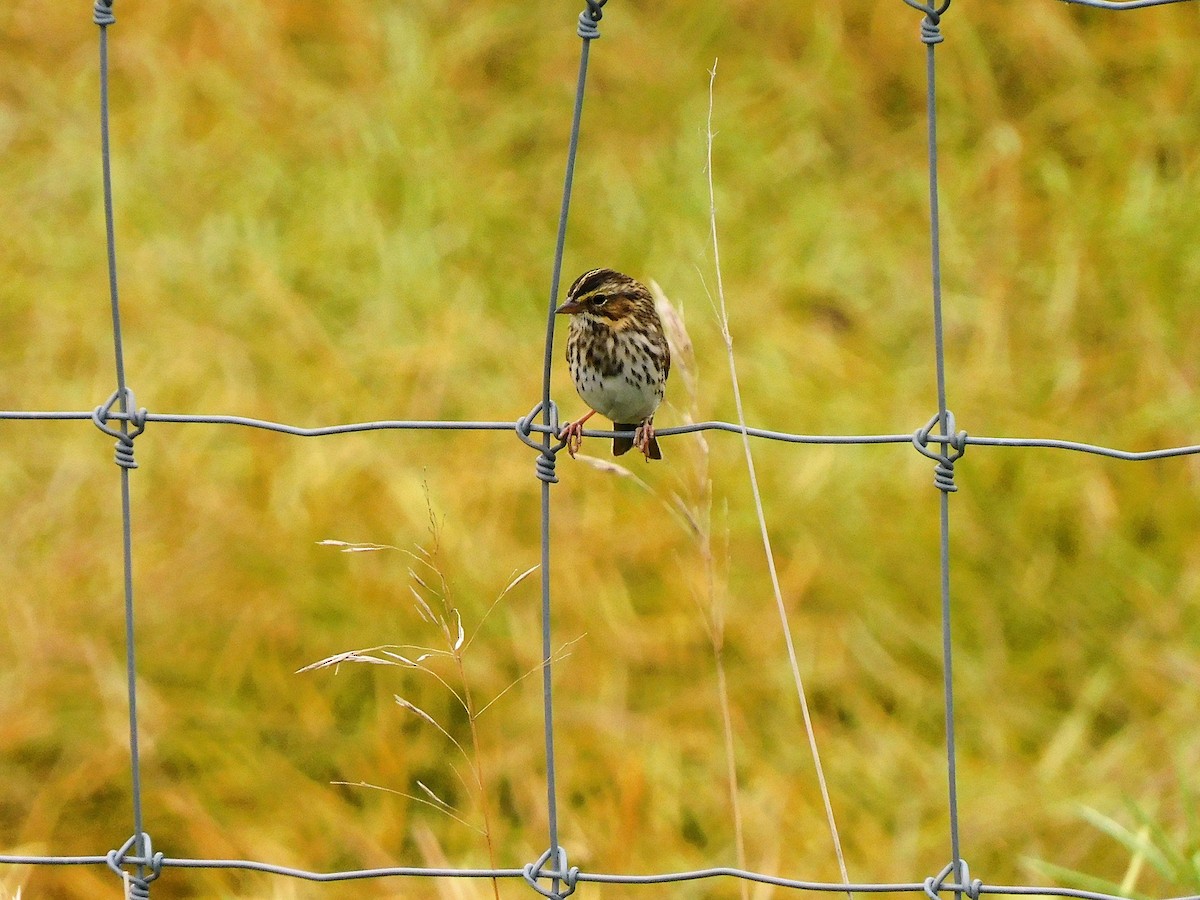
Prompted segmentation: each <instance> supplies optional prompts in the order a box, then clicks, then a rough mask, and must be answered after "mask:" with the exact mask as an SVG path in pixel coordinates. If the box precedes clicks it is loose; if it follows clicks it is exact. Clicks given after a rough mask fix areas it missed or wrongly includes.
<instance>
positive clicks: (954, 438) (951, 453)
mask: <svg viewBox="0 0 1200 900" xmlns="http://www.w3.org/2000/svg"><path fill="white" fill-rule="evenodd" d="M905 2H908V0H905ZM941 419H942V417H941V414H940V413H938V414H937V415H935V416H934V417H933V418H932V419H930V420H929V421H928V422H926V423H925V427H924V428H918V429H917V430H916V431H914V432H913V438H912V442H913V446H914V447H916V448H917V451H918V452H919V453H920V454H921V455H922V456H927V457H929V459H932V460H933V461H934V462H936V463H937V466H935V467H934V470H933V484H934V487H936V488H937V489H938V490H939V491H945V492H946V493H954V492H955V491H957V490H958V485H956V484H955V483H954V463H955V461H956V460H958V458H959V457H961V456H962V455H963V453H964V452H966V449H967V433H966V432H965V431H955V430H954V413H952V412H950V410H946V431H947V432H948V433H947V434H942V435H933V434H932V432H933V428H934V426H935V425H937V424H938V423H939V422H941ZM931 436H932V437H933V438H934V439H935V442H937V443H939V444H941V445H942V447H943V449H942V450H941V451H940V452H939V451H937V450H930V449H929V439H930V437H931Z"/></svg>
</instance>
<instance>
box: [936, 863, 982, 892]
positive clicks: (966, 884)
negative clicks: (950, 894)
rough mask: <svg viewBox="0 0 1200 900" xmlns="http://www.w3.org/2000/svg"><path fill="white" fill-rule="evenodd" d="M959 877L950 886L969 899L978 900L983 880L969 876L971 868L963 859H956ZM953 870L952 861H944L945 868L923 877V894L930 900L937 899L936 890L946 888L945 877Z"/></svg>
mask: <svg viewBox="0 0 1200 900" xmlns="http://www.w3.org/2000/svg"><path fill="white" fill-rule="evenodd" d="M958 867H959V879H958V884H952V885H951V887H952V888H953V889H954V890H956V891H962V892H963V893H964V894H966V895H967V896H968V897H970V898H971V900H979V894H980V892H981V891H982V890H983V881H982V880H981V879H979V878H976V879H972V878H971V870H970V868H968V866H967V861H966V860H965V859H960V860H959V861H958ZM953 871H954V863H952V862H950V863H946V866H945V868H943V869H942V871H940V872H938V874H937V875H936V876H935V877H931V878H926V879H925V884H924V887H925V896H926V897H929V898H930V900H939V897H938V892H939V891H941V890H944V889H945V888H946V879H947V878H949V877H950V874H951V873H952V872H953Z"/></svg>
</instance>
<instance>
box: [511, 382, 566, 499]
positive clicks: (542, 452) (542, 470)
mask: <svg viewBox="0 0 1200 900" xmlns="http://www.w3.org/2000/svg"><path fill="white" fill-rule="evenodd" d="M542 407H543V404H542V403H541V402H539V403H538V405H537V406H535V407H534V408H533V409H531V410H530V411H529V414H528V415H527V416H523V417H522V418H520V419H517V437H519V438H520V439H521V440H522V441H523V442H524V443H526V444H527V445H529V446H530V447H532V448H533V449H534V450H537V451H538V458H537V477H538V478H539V479H540V480H541V481H544V482H546V483H547V484H558V475H557V474H555V471H554V465H555V459H556V458H557V454H558V451H559V450H561V449H562V448H563V447H565V446H567V442H566V441H559V442H558V443H557V444H553V443H552V444H550V446H549V447H547V446H546V445H545V444H544V443H543V444H539V443H537V442H536V441H535V440H533V438H531V437H530V436H529V432H530V431H531V430H532V429H533V420H534V419H536V418H537V416H538V413H540V412H541V411H542ZM549 418H550V421H549V423H548V426H549V428H550V434H551V436H553V437H557V436H558V404H557V403H555V402H554V401H553V400H551V401H550V417H549Z"/></svg>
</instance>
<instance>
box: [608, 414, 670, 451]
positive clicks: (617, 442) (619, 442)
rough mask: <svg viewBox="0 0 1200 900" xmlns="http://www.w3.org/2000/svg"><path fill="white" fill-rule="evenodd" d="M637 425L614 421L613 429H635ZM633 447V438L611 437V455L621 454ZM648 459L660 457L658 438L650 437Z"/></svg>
mask: <svg viewBox="0 0 1200 900" xmlns="http://www.w3.org/2000/svg"><path fill="white" fill-rule="evenodd" d="M637 429H638V426H637V425H628V424H626V423H624V422H614V423H613V431H637ZM632 449H633V438H627V437H615V438H613V456H621V455H622V454H624V453H628V452H629V451H630V450H632ZM649 458H650V459H662V451H661V450H659V449H658V438H656V437H652V438H650V456H649Z"/></svg>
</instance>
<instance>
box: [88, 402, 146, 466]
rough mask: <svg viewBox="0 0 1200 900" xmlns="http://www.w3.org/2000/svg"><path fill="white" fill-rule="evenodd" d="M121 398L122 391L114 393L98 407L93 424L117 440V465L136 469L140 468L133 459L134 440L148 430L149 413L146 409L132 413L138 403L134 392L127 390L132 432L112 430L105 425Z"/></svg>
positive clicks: (128, 412) (126, 403) (127, 408)
mask: <svg viewBox="0 0 1200 900" xmlns="http://www.w3.org/2000/svg"><path fill="white" fill-rule="evenodd" d="M120 396H121V390H120V388H118V389H117V390H115V391H113V392H112V396H110V397H109V398H108V400H107V401H106V402H105V404H104V405H103V406H97V407H96V409H95V411H94V412H93V413H92V422H94V423H95V425H96V427H97V428H99V429H100V430H101V431H103V432H104V433H105V434H107V435H108V436H109V437H114V438H116V439H117V444H116V448H117V454H116V463H117V465H118V466H120V467H121V468H122V469H136V468H137V467H138V464H137V460H135V459H134V458H133V439H134V438H135V437H137V436H138V435H139V434H141V433H142V432H143V431H145V430H146V416H147V415H149V413H148V412H147V411H146V410H145V409H144V408H142V409H138V410H137V411H136V412H132V411H131V410H133V409H134V408H135V407H136V406H137V401H136V400H135V399H134V396H133V391H131V390H130V389H129V388H125V404H124V406H125V410H126V412H127V414H128V416H129V422H130V424H131V425H133V430H132V431H118V430H117V429H115V428H110V427H109V426H108V425H106V424H105V423H106V422H107V421H108V420H109V419H110V418H111V417H112V410H113V407H114V406H115V405H116V403H117V400H118V399H119V398H120Z"/></svg>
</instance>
